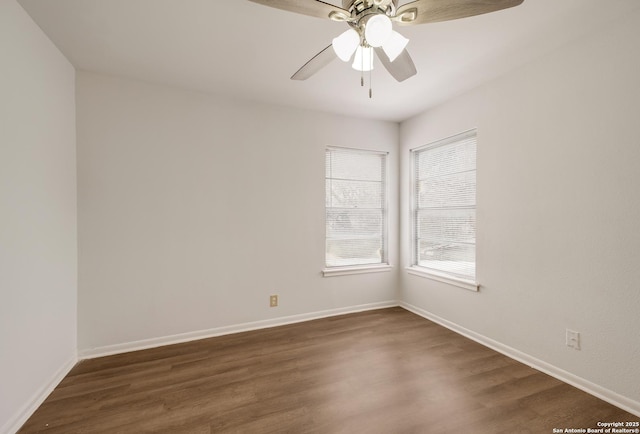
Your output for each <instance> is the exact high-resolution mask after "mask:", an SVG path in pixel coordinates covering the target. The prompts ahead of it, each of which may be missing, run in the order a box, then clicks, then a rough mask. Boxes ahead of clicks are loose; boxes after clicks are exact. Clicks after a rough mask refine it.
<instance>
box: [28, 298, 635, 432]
mask: <svg viewBox="0 0 640 434" xmlns="http://www.w3.org/2000/svg"><path fill="white" fill-rule="evenodd" d="M639 420H640V418H638V417H636V416H633V415H631V414H629V413H627V412H625V411H622V410H620V409H618V408H616V407H614V406H612V405H609V404H607V403H605V402H603V401H601V400H599V399H597V398H595V397H593V396H590V395H588V394H586V393H584V392H582V391H580V390H578V389H576V388H574V387H572V386H569V385H566V384H564V383H562V382H560V381H558V380H556V379H554V378H552V377H549V376H548V375H545V374H542V373H540V372H538V371H536V370H534V369H532V368H529V367H527V366H525V365H523V364H521V363H518V362H516V361H514V360H511V359H509V358H507V357H505V356H502V355H500V354H498V353H496V352H494V351H492V350H490V349H487V348H485V347H483V346H481V345H479V344H477V343H475V342H473V341H470V340H468V339H466V338H464V337H461V336H459V335H457V334H455V333H453V332H451V331H449V330H447V329H445V328H443V327H440V326H438V325H436V324H434V323H432V322H430V321H427V320H425V319H424V318H421V317H419V316H416V315H414V314H412V313H410V312H407V311H405V310H403V309H401V308H392V309H383V310H377V311H370V312H363V313H357V314H351V315H345V316H339V317H333V318H326V319H321V320H316V321H310V322H306V323H300V324H294V325H289V326H283V327H276V328H272V329H265V330H258V331H252V332H247V333H239V334H234V335H229V336H223V337H218V338H212V339H205V340H200V341H196V342H191V343H185V344H180V345H172V346H166V347H162V348H156V349H150V350H145V351H137V352H132V353H127V354H121V355H116V356H110V357H103V358H99V359H93V360H87V361H84V362H81V363H79V364H78V365H77V366H75V367H74V368H73V370H72V371H71V372H70V373H69V375H68V376H67V377H66V378H65V379H64V380H63V381H62V383H61V384H60V385H59V386H58V387H57V388H56V389H55V390H54V391H53V393H52V394H51V395H50V396H49V397H48V398H47V400H46V401H45V402H44V403H43V404H42V406H41V407H40V408H39V409H38V410H37V411H36V412H35V414H34V415H33V416H32V417H31V418H30V419H29V420H28V421H27V423H26V424H25V425H24V426H23V428H22V430H21V431H20V432H21V433H35V432H47V433H65V434H70V433H145V432H166V433H227V432H229V433H231V432H234V433H261V434H262V433H287V432H289V433H503V432H504V433H536V434H537V433H552V432H553V429H554V428H561V429H563V430H564V428H585V429H586V428H588V427H592V428H595V427H596V424H597V422H598V421H603V422H618V421H619V422H624V421H639Z"/></svg>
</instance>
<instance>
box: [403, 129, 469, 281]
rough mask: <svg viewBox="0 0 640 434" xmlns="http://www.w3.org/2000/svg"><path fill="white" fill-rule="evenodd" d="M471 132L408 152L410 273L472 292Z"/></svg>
mask: <svg viewBox="0 0 640 434" xmlns="http://www.w3.org/2000/svg"><path fill="white" fill-rule="evenodd" d="M476 145H477V141H476V131H475V130H473V131H469V132H466V133H463V134H459V135H457V136H454V137H450V138H448V139H444V140H440V141H438V142H435V143H432V144H429V145H427V146H423V147H421V148H417V149H414V150H412V164H413V167H412V204H413V210H412V215H413V240H412V241H413V243H412V244H413V264H412V265H413V266H412V267H411V268H410V271H414V272H417V273H416V274H420V275H424V276H425V277H431V278H435V279H436V280H444V281H446V282H448V283H453V284H456V285H458V286H463V287H467V288H468V289H474V290H477V284H476V283H475V279H476Z"/></svg>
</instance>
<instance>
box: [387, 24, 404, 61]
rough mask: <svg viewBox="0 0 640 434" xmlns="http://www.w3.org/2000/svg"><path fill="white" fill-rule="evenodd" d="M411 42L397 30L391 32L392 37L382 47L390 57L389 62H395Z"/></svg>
mask: <svg viewBox="0 0 640 434" xmlns="http://www.w3.org/2000/svg"><path fill="white" fill-rule="evenodd" d="M408 43H409V40H408V39H407V38H405V37H404V36H402V35H401V34H400V33H398V32H396V31H395V30H394V31H393V32H391V36H390V37H389V39H387V41H386V42H385V43H384V44H383V45H382V49H383V50H384V52H385V53H386V55H387V57H389V61H391V62H393V61H394V60H396V58H397V57H398V56H399V55H400V54H401V53H402V52H403V51H404V49H405V48H406V47H407V44H408Z"/></svg>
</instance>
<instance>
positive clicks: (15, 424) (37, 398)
mask: <svg viewBox="0 0 640 434" xmlns="http://www.w3.org/2000/svg"><path fill="white" fill-rule="evenodd" d="M77 362H78V356H77V354H74V355H73V357H71V358H70V359H69V360H67V362H66V363H65V364H63V365H62V366H61V367H60V369H58V370H57V371H56V373H55V374H54V375H53V376H52V377H51V379H50V380H49V381H48V382H46V383H45V384H44V385H43V386H42V387H40V389H38V390H37V391H36V393H34V394H33V396H32V397H31V399H29V400H28V401H27V403H26V404H25V405H24V406H23V407H22V408H21V409H20V410H19V411H18V413H17V414H16V415H15V416H14V417H13V418H11V419H9V420H8V421H7V423H5V424H4V425H3V426H2V427H0V433H3V434H13V433H16V432H18V430H19V429H20V428H21V427H22V425H24V423H25V422H26V421H27V419H29V418H30V417H31V415H32V414H33V413H35V411H36V410H37V409H38V407H40V405H42V403H43V402H44V400H45V399H47V396H49V394H50V393H51V392H53V389H55V388H56V386H57V385H58V384H60V382H61V381H62V380H63V379H64V377H66V376H67V374H68V373H69V371H71V368H73V367H74V366H75V364H76V363H77Z"/></svg>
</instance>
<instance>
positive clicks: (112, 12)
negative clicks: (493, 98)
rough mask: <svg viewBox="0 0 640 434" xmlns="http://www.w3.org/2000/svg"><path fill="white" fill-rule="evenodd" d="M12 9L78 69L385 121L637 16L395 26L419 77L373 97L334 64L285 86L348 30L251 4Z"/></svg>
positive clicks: (159, 2)
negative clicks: (406, 40) (31, 22)
mask: <svg viewBox="0 0 640 434" xmlns="http://www.w3.org/2000/svg"><path fill="white" fill-rule="evenodd" d="M301 1H302V0H301ZM307 1H308V0H307ZM19 3H20V4H21V5H22V6H23V7H24V8H25V10H26V11H27V12H28V13H29V14H30V15H31V16H32V17H33V19H34V20H35V22H36V23H38V25H40V27H41V28H42V29H43V30H44V32H45V33H46V34H47V35H48V36H49V38H51V40H52V41H53V42H54V43H55V44H56V45H57V46H58V48H59V49H60V50H61V51H62V52H63V53H64V54H65V55H66V56H67V58H68V59H69V60H70V61H71V62H72V63H73V65H74V66H75V67H76V68H78V69H81V70H86V71H94V72H100V73H106V74H111V75H118V76H125V77H131V78H136V79H141V80H145V81H149V82H154V83H161V84H166V85H171V86H177V87H181V88H185V89H191V90H196V91H204V92H211V93H216V94H224V95H228V96H233V97H238V98H243V99H249V100H254V101H262V102H268V103H275V104H284V105H288V106H294V107H301V108H308V109H314V110H320V111H326V112H332V113H339V114H348V115H351V116H357V117H366V118H372V119H382V120H390V121H402V120H404V119H407V118H409V117H411V116H413V115H415V114H417V113H420V112H422V111H424V110H425V109H427V108H429V107H431V106H433V105H435V104H437V103H439V102H442V101H443V100H445V99H447V98H450V97H452V96H454V95H456V94H459V93H462V92H464V91H466V90H469V89H471V88H473V87H476V86H478V85H479V84H481V83H483V82H486V81H487V80H491V79H492V78H494V77H497V76H499V75H501V74H503V73H505V72H507V71H509V70H511V69H513V68H516V67H519V66H522V65H524V64H526V63H527V62H529V61H530V60H532V59H534V58H536V57H540V56H542V55H544V54H545V53H548V52H550V51H552V50H554V49H556V48H558V47H560V46H562V45H565V44H567V43H570V42H571V41H572V40H574V39H576V38H579V37H582V36H584V35H585V34H588V33H592V32H596V31H598V29H600V28H603V27H606V26H607V25H610V24H611V23H612V22H613V21H615V20H616V19H619V18H622V17H623V16H624V15H625V14H626V13H628V12H629V11H631V10H634V9H638V8H639V7H640V1H638V0H606V1H605V0H525V1H524V3H523V4H522V5H520V6H517V7H515V8H511V9H507V10H503V11H499V12H495V13H492V14H486V15H481V16H477V17H471V18H465V19H461V20H456V21H448V22H443V23H435V24H423V25H418V26H411V27H400V28H396V30H398V31H400V33H402V34H404V35H405V36H406V37H408V38H410V40H411V42H410V43H409V46H408V47H407V48H408V50H409V52H410V53H411V55H412V56H413V59H414V62H415V64H416V67H417V69H418V74H417V75H416V76H415V77H412V78H410V79H409V80H407V81H405V82H403V83H398V82H396V81H395V80H393V78H391V76H390V75H389V74H388V73H387V71H386V70H384V68H383V67H382V66H381V65H378V67H377V68H376V69H375V70H374V72H373V99H371V100H370V99H369V98H368V95H367V91H366V89H363V88H361V87H360V73H358V72H356V71H354V70H353V69H351V67H350V65H348V64H345V63H342V62H340V61H339V60H337V59H336V60H335V61H333V62H332V63H331V64H330V65H329V66H327V67H326V68H325V69H323V70H321V71H320V72H319V73H318V74H316V75H315V76H313V77H312V78H310V79H309V80H307V81H293V80H290V79H289V77H290V76H291V75H292V74H293V73H294V72H296V71H297V69H298V68H299V67H300V66H302V65H303V64H304V63H305V62H306V61H307V60H309V59H310V58H311V57H312V56H313V55H315V54H316V53H317V52H318V51H320V50H321V49H323V48H325V47H326V46H327V45H329V44H330V43H331V39H332V38H333V37H334V36H336V35H338V34H339V33H341V32H342V31H344V30H346V28H347V27H346V24H343V23H335V22H332V21H329V20H322V19H318V18H313V17H307V16H304V15H298V14H294V13H290V12H286V11H281V10H278V9H273V8H269V7H265V6H261V5H258V4H255V3H252V2H249V1H248V0H226V1H225V0H19ZM333 3H334V4H340V3H341V2H340V1H339V0H338V1H337V2H336V1H334V2H333ZM400 3H401V4H403V3H407V1H404V2H403V1H401V2H400Z"/></svg>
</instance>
